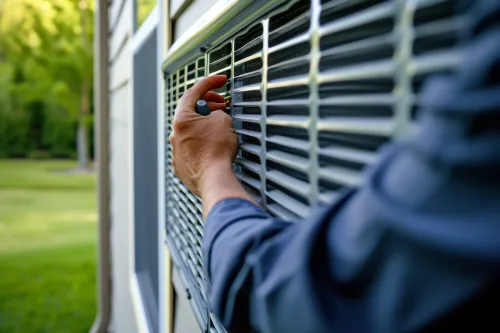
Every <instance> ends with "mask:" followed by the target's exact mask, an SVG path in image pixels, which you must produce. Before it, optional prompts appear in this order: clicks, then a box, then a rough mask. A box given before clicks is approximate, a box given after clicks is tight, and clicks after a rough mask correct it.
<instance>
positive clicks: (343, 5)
mask: <svg viewBox="0 0 500 333" xmlns="http://www.w3.org/2000/svg"><path fill="white" fill-rule="evenodd" d="M384 2H387V0H341V1H338V0H322V1H321V4H322V8H323V10H322V12H321V16H320V23H321V24H322V25H323V24H326V23H328V22H332V21H335V20H339V19H342V18H345V17H347V16H349V15H353V14H357V13H359V12H361V11H363V10H366V9H368V8H371V7H373V6H376V5H378V4H381V3H384Z"/></svg>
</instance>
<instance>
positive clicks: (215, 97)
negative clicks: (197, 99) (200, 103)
mask: <svg viewBox="0 0 500 333" xmlns="http://www.w3.org/2000/svg"><path fill="white" fill-rule="evenodd" d="M203 99H204V100H205V101H207V102H217V103H225V102H226V101H225V100H224V96H221V95H219V94H218V93H216V92H214V91H209V92H207V93H206V94H205V96H203Z"/></svg>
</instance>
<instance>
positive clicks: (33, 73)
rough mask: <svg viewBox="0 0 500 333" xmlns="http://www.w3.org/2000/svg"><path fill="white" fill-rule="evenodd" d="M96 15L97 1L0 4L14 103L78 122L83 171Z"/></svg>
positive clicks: (1, 40)
mask: <svg viewBox="0 0 500 333" xmlns="http://www.w3.org/2000/svg"><path fill="white" fill-rule="evenodd" d="M93 11H94V1H93V0H0V62H3V63H6V62H8V63H9V64H10V66H11V67H12V69H11V72H13V74H12V75H11V77H12V80H11V83H10V88H9V91H10V93H11V101H10V103H11V104H12V106H13V107H14V108H15V107H18V106H20V105H23V106H26V105H28V104H29V103H33V102H36V101H40V100H41V101H44V102H46V103H52V104H57V105H61V106H63V107H64V109H65V110H66V111H67V112H68V115H69V116H72V117H76V119H77V121H78V130H77V135H76V137H77V140H76V141H77V152H78V161H79V166H80V168H87V167H88V146H89V144H88V133H89V124H90V123H91V112H90V105H91V95H90V94H91V90H92V82H93V78H92V76H93V66H92V61H93V59H92V58H93V49H92V40H93ZM0 71H1V69H0ZM0 74H1V72H0ZM0 81H1V80H0ZM0 84H1V83H0ZM0 98H1V96H0Z"/></svg>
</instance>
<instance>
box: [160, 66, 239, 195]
mask: <svg viewBox="0 0 500 333" xmlns="http://www.w3.org/2000/svg"><path fill="white" fill-rule="evenodd" d="M226 80H227V79H226V76H225V75H214V76H209V77H206V78H204V79H202V80H200V81H199V82H197V83H196V84H195V85H194V86H193V87H191V88H190V89H188V90H187V91H186V92H185V93H184V95H183V96H182V97H181V99H180V100H179V103H178V105H177V108H176V110H175V118H174V123H173V131H172V133H171V134H170V137H169V141H170V144H171V147H172V156H173V158H172V166H173V169H174V173H175V174H176V175H177V177H179V178H180V179H181V180H182V181H183V182H184V184H185V185H186V186H187V187H188V188H189V189H190V190H191V192H193V193H194V194H196V195H198V196H200V194H201V193H202V191H203V186H204V185H205V183H206V181H207V179H209V178H210V177H216V176H217V175H218V174H220V173H221V172H229V173H232V168H231V164H232V162H233V160H234V158H235V156H236V152H237V148H238V138H237V135H236V133H235V132H234V129H233V122H232V118H231V116H230V115H228V114H226V113H225V112H224V111H223V110H225V109H226V104H225V102H224V97H222V96H220V95H219V94H217V93H215V92H211V91H210V90H212V89H216V88H220V87H222V86H223V85H224V84H225V83H226ZM200 99H204V100H205V101H207V104H208V106H209V107H210V110H211V111H212V112H211V114H210V115H208V116H201V115H199V114H197V113H196V111H195V104H196V102H197V101H198V100H200Z"/></svg>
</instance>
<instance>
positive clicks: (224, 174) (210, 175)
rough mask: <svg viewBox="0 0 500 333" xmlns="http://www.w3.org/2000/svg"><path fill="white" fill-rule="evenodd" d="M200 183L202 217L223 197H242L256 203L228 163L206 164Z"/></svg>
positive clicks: (205, 216) (206, 215) (223, 198)
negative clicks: (201, 184)
mask: <svg viewBox="0 0 500 333" xmlns="http://www.w3.org/2000/svg"><path fill="white" fill-rule="evenodd" d="M202 183H203V186H202V187H201V191H200V192H201V193H200V195H201V199H202V202H203V218H204V219H206V218H207V217H208V214H209V212H210V210H211V209H212V208H213V207H214V206H215V204H217V203H218V202H220V201H222V200H225V199H230V198H233V199H243V200H247V201H250V202H252V203H254V204H256V203H255V201H254V200H253V199H252V198H251V197H250V195H249V194H248V193H247V192H246V191H245V189H244V188H243V186H241V184H240V183H239V181H238V179H237V178H236V176H235V175H234V173H233V170H232V169H231V165H230V164H229V163H226V162H220V163H212V164H211V165H209V166H207V168H206V170H205V172H204V179H203V181H202Z"/></svg>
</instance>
